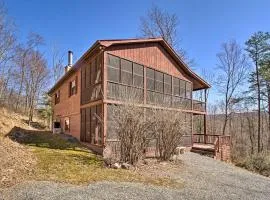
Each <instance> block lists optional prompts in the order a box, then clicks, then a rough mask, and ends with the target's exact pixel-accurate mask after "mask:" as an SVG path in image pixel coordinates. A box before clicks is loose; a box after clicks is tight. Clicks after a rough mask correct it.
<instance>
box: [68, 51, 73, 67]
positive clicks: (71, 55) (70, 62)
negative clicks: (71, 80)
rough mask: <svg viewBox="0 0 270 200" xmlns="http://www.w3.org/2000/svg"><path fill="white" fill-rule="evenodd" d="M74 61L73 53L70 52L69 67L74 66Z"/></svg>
mask: <svg viewBox="0 0 270 200" xmlns="http://www.w3.org/2000/svg"><path fill="white" fill-rule="evenodd" d="M72 61H73V52H72V51H68V66H70V67H71V66H72Z"/></svg>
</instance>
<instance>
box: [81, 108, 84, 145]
mask: <svg viewBox="0 0 270 200" xmlns="http://www.w3.org/2000/svg"><path fill="white" fill-rule="evenodd" d="M80 138H81V141H83V142H85V109H81V135H80Z"/></svg>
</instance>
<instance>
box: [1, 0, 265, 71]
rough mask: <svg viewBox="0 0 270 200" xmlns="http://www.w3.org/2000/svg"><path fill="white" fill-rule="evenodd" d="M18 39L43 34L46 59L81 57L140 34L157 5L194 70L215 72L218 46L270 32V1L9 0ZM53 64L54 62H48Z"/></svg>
mask: <svg viewBox="0 0 270 200" xmlns="http://www.w3.org/2000/svg"><path fill="white" fill-rule="evenodd" d="M4 3H5V5H6V7H7V9H8V12H9V15H10V17H11V18H12V19H13V20H14V21H15V24H16V25H17V28H18V31H17V35H18V36H19V38H20V39H21V40H24V39H25V37H26V36H27V34H28V33H29V32H31V31H32V32H37V33H39V34H41V35H42V36H43V37H44V39H45V41H46V47H45V48H46V49H44V51H46V52H47V53H46V55H47V56H48V58H49V53H48V52H50V51H51V49H52V46H53V45H56V46H57V47H58V48H59V49H61V51H62V52H64V53H65V52H67V51H68V50H69V49H71V50H72V51H73V52H74V56H75V58H77V59H78V58H79V57H80V56H81V55H82V54H83V53H84V52H85V51H86V50H87V49H88V48H89V47H90V46H91V45H92V44H93V43H94V42H95V41H96V40H98V39H110V38H129V37H136V36H138V35H139V30H138V26H139V22H140V17H141V16H144V15H145V13H146V11H147V9H148V8H150V7H151V5H152V4H153V3H155V4H156V5H157V6H159V7H161V8H164V9H166V10H167V11H168V12H171V13H176V14H177V16H178V18H179V21H180V24H179V30H178V34H179V36H180V38H181V44H180V45H181V46H182V47H183V48H184V49H185V50H186V51H187V53H188V55H189V56H190V57H191V58H194V59H195V62H196V65H195V68H196V70H197V71H200V70H201V69H202V68H207V69H208V70H214V69H215V67H216V64H217V60H216V54H217V52H218V51H219V50H220V45H221V43H223V42H226V41H228V40H231V39H235V40H236V41H238V42H239V43H240V44H243V43H244V42H245V41H246V40H247V39H248V38H249V37H250V35H251V34H252V33H254V32H256V31H259V30H261V31H269V29H270V14H269V13H270V11H269V8H270V1H269V0H257V1H255V0H226V1H225V0H224V1H221V0H220V1H218V0H204V1H203V0H167V1H165V0H164V1H161V0H159V1H146V0H136V1H124V0H121V1H117V0H114V1H103V0H99V1H90V0H88V1H87V0H76V1H71V0H46V1H45V0H6V1H4ZM48 62H49V63H50V62H51V61H50V60H48Z"/></svg>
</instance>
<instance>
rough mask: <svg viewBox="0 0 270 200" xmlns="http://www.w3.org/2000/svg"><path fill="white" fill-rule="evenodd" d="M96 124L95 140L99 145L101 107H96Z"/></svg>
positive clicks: (100, 142) (100, 140)
mask: <svg viewBox="0 0 270 200" xmlns="http://www.w3.org/2000/svg"><path fill="white" fill-rule="evenodd" d="M96 111H97V113H96V116H97V123H96V129H97V130H96V140H97V144H98V145H101V144H102V139H103V136H102V106H101V105H97V110H96Z"/></svg>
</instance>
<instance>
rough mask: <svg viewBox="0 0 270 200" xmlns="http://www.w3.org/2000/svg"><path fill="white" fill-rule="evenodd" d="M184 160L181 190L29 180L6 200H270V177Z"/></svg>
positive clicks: (203, 160)
mask: <svg viewBox="0 0 270 200" xmlns="http://www.w3.org/2000/svg"><path fill="white" fill-rule="evenodd" d="M182 160H183V162H184V163H185V167H184V168H182V169H179V173H178V172H176V173H175V172H174V174H173V178H175V179H177V180H179V181H181V182H184V188H183V189H180V190H172V189H167V188H162V187H157V186H146V185H143V184H137V183H113V182H99V183H95V184H89V185H88V186H73V185H67V184H60V183H53V182H26V183H23V184H19V185H16V186H14V187H12V188H9V189H6V190H5V191H4V192H3V199H12V200H13V199H14V200H15V199H16V200H24V199H25V200H26V199H40V200H45V199H46V200H49V199H52V200H62V199H68V200H70V199H74V200H75V199H76V200H77V199H78V200H79V199H112V200H114V199H131V200H133V199H138V200H139V199H149V200H151V199H153V200H154V199H155V200H158V199H226V200H228V199H244V200H248V199H252V200H253V199H263V200H267V199H269V200H270V178H266V177H263V176H260V175H257V174H253V173H251V172H248V171H246V170H243V169H240V168H237V167H235V166H233V165H230V164H226V163H224V162H220V161H215V160H213V159H212V158H208V157H205V156H200V155H197V154H194V153H185V154H184V155H183V156H182ZM0 199H1V197H0Z"/></svg>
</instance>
